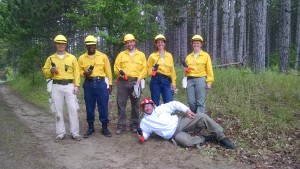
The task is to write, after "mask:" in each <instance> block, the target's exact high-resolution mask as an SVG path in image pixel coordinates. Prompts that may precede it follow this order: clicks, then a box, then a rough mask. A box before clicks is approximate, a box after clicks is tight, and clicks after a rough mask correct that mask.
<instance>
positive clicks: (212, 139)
mask: <svg viewBox="0 0 300 169" xmlns="http://www.w3.org/2000/svg"><path fill="white" fill-rule="evenodd" d="M203 137H204V138H205V142H206V143H208V142H218V140H217V138H216V136H214V135H207V136H203Z"/></svg>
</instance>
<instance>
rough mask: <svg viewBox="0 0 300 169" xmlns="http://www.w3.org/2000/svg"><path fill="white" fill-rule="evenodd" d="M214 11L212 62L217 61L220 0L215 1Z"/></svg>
mask: <svg viewBox="0 0 300 169" xmlns="http://www.w3.org/2000/svg"><path fill="white" fill-rule="evenodd" d="M213 6H214V9H213V45H212V46H213V50H212V62H213V63H214V62H215V61H216V59H217V35H218V0H214V4H213Z"/></svg>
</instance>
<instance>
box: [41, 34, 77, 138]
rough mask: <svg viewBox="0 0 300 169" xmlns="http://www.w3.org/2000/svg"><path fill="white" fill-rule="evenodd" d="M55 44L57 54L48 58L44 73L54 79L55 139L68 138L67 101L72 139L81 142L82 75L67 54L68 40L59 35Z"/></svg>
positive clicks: (52, 92) (71, 57)
mask: <svg viewBox="0 0 300 169" xmlns="http://www.w3.org/2000/svg"><path fill="white" fill-rule="evenodd" d="M54 43H55V47H56V53H54V54H53V55H51V56H49V57H48V58H47V60H46V62H45V65H44V67H43V69H42V71H43V74H44V76H45V77H46V78H52V79H53V85H52V91H51V97H52V103H51V107H52V109H51V110H52V111H54V113H55V114H56V134H57V136H56V138H55V139H56V140H58V141H59V140H62V139H64V138H65V136H66V129H65V123H64V116H63V107H64V101H66V103H67V108H68V113H69V121H70V132H71V135H72V138H73V139H74V140H77V141H80V140H81V137H80V135H79V122H78V102H77V93H78V87H79V84H80V75H79V67H78V63H77V59H76V57H75V56H73V55H71V54H70V53H68V52H66V46H67V39H66V37H65V36H63V35H57V36H56V37H55V38H54Z"/></svg>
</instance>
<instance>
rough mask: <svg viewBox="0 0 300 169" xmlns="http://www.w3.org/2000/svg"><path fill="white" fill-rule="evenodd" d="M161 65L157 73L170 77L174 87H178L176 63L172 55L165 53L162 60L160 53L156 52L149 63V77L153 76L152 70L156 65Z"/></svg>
mask: <svg viewBox="0 0 300 169" xmlns="http://www.w3.org/2000/svg"><path fill="white" fill-rule="evenodd" d="M156 62H157V64H158V65H159V66H158V69H157V72H158V73H161V74H164V75H166V76H169V77H170V78H171V81H172V85H174V86H176V78H177V76H176V72H175V67H174V61H173V56H172V54H171V53H169V52H167V51H165V54H164V58H163V59H162V58H161V57H160V54H159V52H158V51H157V52H154V53H152V54H151V55H150V56H149V58H148V61H147V70H148V75H151V72H152V68H153V66H154V65H155V64H156Z"/></svg>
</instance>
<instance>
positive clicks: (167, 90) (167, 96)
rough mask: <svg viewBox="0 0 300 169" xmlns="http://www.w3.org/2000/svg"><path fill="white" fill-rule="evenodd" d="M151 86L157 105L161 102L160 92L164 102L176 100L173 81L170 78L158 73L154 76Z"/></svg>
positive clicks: (152, 97) (152, 96)
mask: <svg viewBox="0 0 300 169" xmlns="http://www.w3.org/2000/svg"><path fill="white" fill-rule="evenodd" d="M149 86H150V91H151V99H152V100H153V102H154V103H155V104H156V105H157V106H159V104H160V94H161V95H162V98H163V102H164V103H168V102H170V101H173V100H174V99H173V95H172V88H171V81H170V80H169V79H167V78H165V77H162V76H158V75H156V76H152V78H151V81H150V85H149Z"/></svg>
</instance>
